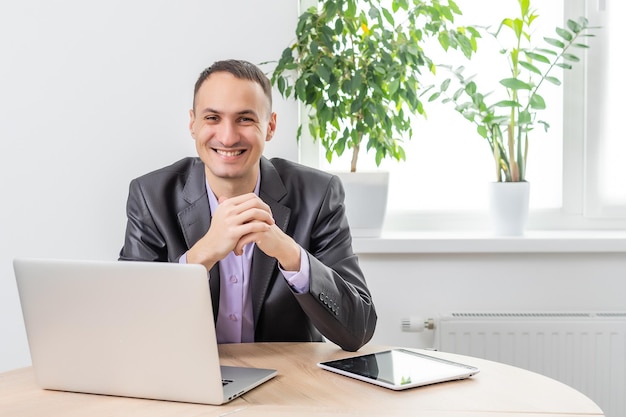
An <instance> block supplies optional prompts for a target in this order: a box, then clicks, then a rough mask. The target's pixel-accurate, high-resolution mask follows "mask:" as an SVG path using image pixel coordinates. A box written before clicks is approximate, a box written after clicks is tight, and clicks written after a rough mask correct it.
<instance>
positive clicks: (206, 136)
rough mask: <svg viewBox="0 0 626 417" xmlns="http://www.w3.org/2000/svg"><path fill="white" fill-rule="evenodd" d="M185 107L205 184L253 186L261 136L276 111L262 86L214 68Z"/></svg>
mask: <svg viewBox="0 0 626 417" xmlns="http://www.w3.org/2000/svg"><path fill="white" fill-rule="evenodd" d="M189 113H190V122H189V130H190V131H191V136H192V137H193V138H194V140H195V141H196V150H197V152H198V156H200V159H202V162H204V165H205V167H206V168H205V171H206V175H207V180H208V181H209V184H211V186H212V187H213V186H214V184H215V185H217V184H220V183H223V181H226V182H227V183H229V184H230V186H231V187H232V186H235V187H237V186H245V187H248V188H249V185H250V184H252V187H254V184H256V178H257V174H258V170H259V160H260V159H261V155H262V154H263V149H264V148H265V142H267V141H269V140H271V138H272V136H273V134H274V131H275V129H276V114H274V113H271V112H270V104H269V99H268V98H267V97H266V96H265V94H264V93H263V89H262V88H261V86H260V85H259V84H257V83H255V82H253V81H249V80H242V79H238V78H236V77H234V76H233V75H232V74H230V73H227V72H216V73H213V74H211V75H210V76H209V77H208V78H207V79H206V80H205V81H204V82H203V83H202V85H201V86H200V89H199V90H198V92H197V93H196V98H195V103H194V109H193V110H190V112H189ZM248 191H252V189H249V190H248Z"/></svg>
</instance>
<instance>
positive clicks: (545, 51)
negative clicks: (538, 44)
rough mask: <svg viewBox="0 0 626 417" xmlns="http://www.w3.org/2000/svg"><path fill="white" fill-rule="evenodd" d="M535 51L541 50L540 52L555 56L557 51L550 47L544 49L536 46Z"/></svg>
mask: <svg viewBox="0 0 626 417" xmlns="http://www.w3.org/2000/svg"><path fill="white" fill-rule="evenodd" d="M535 52H541V53H542V54H548V55H552V56H557V55H558V53H557V52H556V51H553V50H552V49H546V48H537V49H535Z"/></svg>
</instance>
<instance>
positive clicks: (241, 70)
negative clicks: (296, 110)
mask: <svg viewBox="0 0 626 417" xmlns="http://www.w3.org/2000/svg"><path fill="white" fill-rule="evenodd" d="M214 72H228V73H230V74H232V75H233V76H235V77H236V78H239V79H240V80H250V81H253V82H255V83H257V84H259V85H260V86H261V88H263V92H264V93H265V95H266V96H267V98H268V100H269V102H270V111H271V109H272V85H271V83H270V80H269V79H268V78H267V76H266V75H265V74H264V73H263V71H261V70H260V69H259V68H258V67H257V66H256V65H254V64H251V63H250V62H248V61H242V60H236V59H228V60H225V61H216V62H215V63H213V65H211V66H210V67H208V68H206V69H205V70H204V71H202V72H201V73H200V76H199V77H198V80H197V81H196V85H195V87H194V90H193V109H194V110H195V108H196V94H198V90H199V89H200V87H201V86H202V83H203V82H204V81H205V80H206V79H207V78H209V76H210V75H211V74H213V73H214Z"/></svg>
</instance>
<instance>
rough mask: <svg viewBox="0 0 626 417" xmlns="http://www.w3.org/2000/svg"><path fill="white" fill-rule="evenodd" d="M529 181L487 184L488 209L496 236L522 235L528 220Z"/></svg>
mask: <svg viewBox="0 0 626 417" xmlns="http://www.w3.org/2000/svg"><path fill="white" fill-rule="evenodd" d="M529 195H530V183H528V182H526V181H522V182H492V183H490V184H489V209H490V214H491V220H492V224H493V231H494V233H495V234H496V235H497V236H522V235H523V234H524V230H525V229H526V223H527V221H528V200H529Z"/></svg>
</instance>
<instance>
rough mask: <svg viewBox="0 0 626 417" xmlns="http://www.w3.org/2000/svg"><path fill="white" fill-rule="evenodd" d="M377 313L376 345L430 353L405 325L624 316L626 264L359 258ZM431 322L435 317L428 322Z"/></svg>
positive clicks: (594, 257) (540, 257) (482, 257)
mask: <svg viewBox="0 0 626 417" xmlns="http://www.w3.org/2000/svg"><path fill="white" fill-rule="evenodd" d="M359 259H360V263H361V267H362V268H363V271H364V273H365V276H366V278H367V282H368V285H369V288H370V290H371V291H372V295H373V298H374V303H375V305H376V308H377V312H378V326H377V329H376V333H375V335H374V338H373V342H375V343H379V344H392V345H399V346H410V347H432V343H433V332H432V331H425V332H423V333H407V332H402V330H401V320H402V319H403V318H409V317H411V316H414V317H423V318H430V317H433V316H436V315H437V314H445V313H451V312H453V311H455V312H458V311H465V312H467V311H474V312H475V311H481V312H482V311H490V312H511V311H513V312H516V311H523V312H527V311H533V312H539V311H541V312H544V311H548V312H580V311H590V312H598V311H620V312H623V311H626V299H625V298H624V293H626V280H624V277H626V256H625V255H624V253H623V252H615V253H606V252H598V253H592V252H589V253H585V252H582V253H581V252H576V253H574V252H572V253H521V252H520V253H452V252H451V253H428V254H420V253H415V254H376V253H365V254H361V255H359ZM433 318H435V317H433Z"/></svg>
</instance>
